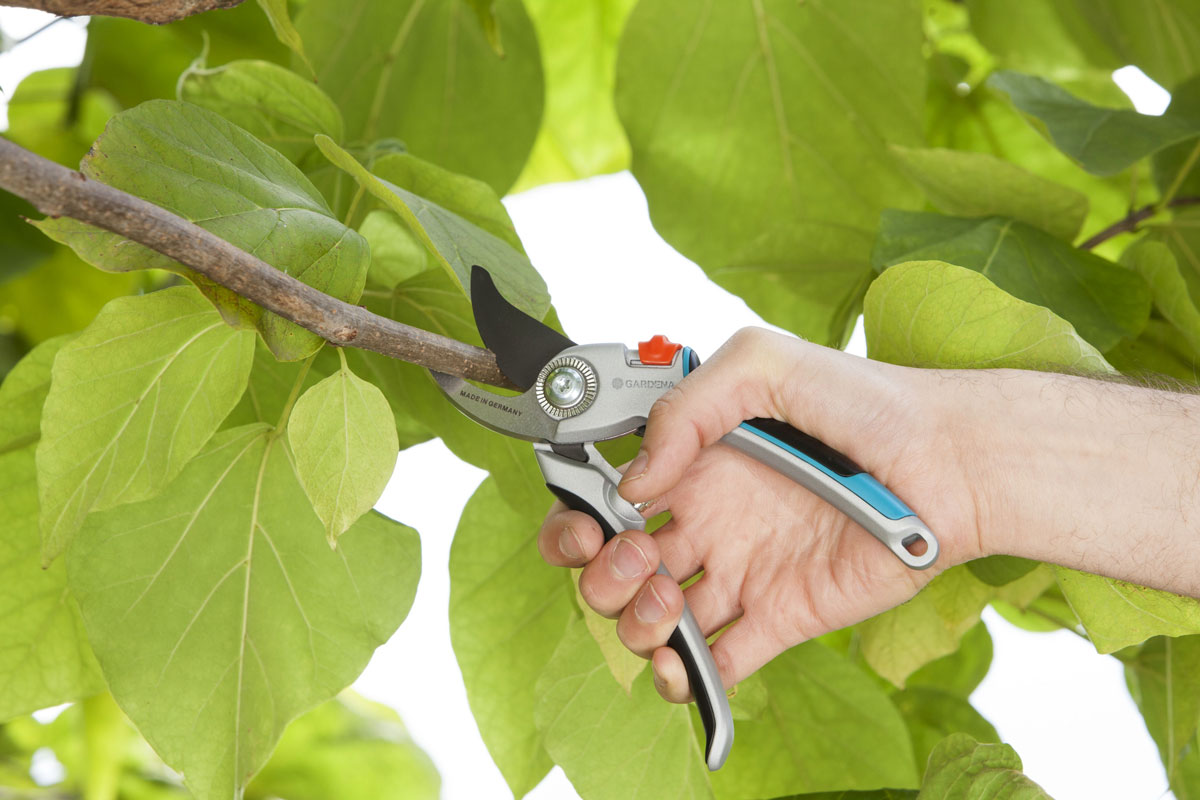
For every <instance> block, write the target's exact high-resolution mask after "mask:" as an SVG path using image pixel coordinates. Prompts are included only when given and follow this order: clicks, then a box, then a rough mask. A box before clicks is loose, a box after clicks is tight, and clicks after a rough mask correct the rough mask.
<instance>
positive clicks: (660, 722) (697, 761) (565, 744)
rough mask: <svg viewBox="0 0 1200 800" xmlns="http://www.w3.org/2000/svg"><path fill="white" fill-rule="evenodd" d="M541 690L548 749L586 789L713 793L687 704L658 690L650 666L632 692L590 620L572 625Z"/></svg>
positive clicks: (628, 793) (540, 721)
mask: <svg viewBox="0 0 1200 800" xmlns="http://www.w3.org/2000/svg"><path fill="white" fill-rule="evenodd" d="M536 691H537V697H538V700H537V710H536V711H535V718H536V720H537V727H538V730H540V731H541V732H542V734H543V735H544V737H545V746H546V752H548V753H549V754H550V757H551V758H552V759H553V760H554V763H556V764H558V765H559V766H560V767H562V768H563V771H564V772H566V773H567V777H568V778H570V779H571V783H572V784H574V786H575V788H576V790H577V791H578V792H579V793H580V794H581V795H583V796H584V797H587V798H595V800H605V799H606V798H613V799H614V800H616V799H617V798H620V799H621V800H624V799H625V798H630V797H674V798H712V796H713V792H712V788H711V787H710V786H709V774H708V769H707V767H706V766H705V763H704V754H703V752H701V745H700V743H699V742H698V741H697V739H696V735H695V733H694V731H693V730H692V720H691V714H690V712H689V711H688V709H687V707H686V706H681V705H675V704H672V703H668V702H666V701H664V700H663V699H662V698H661V697H659V696H658V692H656V691H655V690H654V685H653V682H652V681H651V678H650V674H649V673H648V672H647V673H643V675H642V676H641V677H640V678H639V679H638V680H637V681H636V682H635V683H634V685H633V693H632V694H631V695H626V694H625V691H624V690H623V689H622V688H621V687H620V686H618V685H617V683H616V681H614V680H613V678H612V675H611V674H610V673H609V671H608V667H607V666H606V665H605V663H604V657H603V656H602V655H601V654H600V650H599V648H598V647H597V646H596V643H595V641H594V640H593V639H592V635H591V634H590V633H589V632H588V630H587V626H586V625H585V624H584V622H583V620H576V621H575V622H574V623H573V624H572V625H571V627H570V628H568V629H567V634H566V636H565V637H564V638H563V640H562V641H561V642H560V643H559V645H558V648H557V649H556V650H555V651H554V655H553V657H552V658H551V659H550V661H549V663H547V664H546V666H545V670H544V671H543V672H542V676H541V678H539V679H538V682H537V690H536ZM736 755H737V749H736V748H735V749H734V757H736ZM730 763H732V758H731V759H730ZM724 769H725V770H728V769H729V765H726V767H725V768H724ZM715 774H716V775H718V776H719V775H724V774H726V773H725V772H724V770H723V771H722V772H719V773H715Z"/></svg>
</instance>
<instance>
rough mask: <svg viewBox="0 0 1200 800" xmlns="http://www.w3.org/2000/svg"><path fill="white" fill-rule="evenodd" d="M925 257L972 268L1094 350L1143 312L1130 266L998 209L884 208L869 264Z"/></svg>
mask: <svg viewBox="0 0 1200 800" xmlns="http://www.w3.org/2000/svg"><path fill="white" fill-rule="evenodd" d="M929 260H938V261H946V262H948V263H952V264H957V265H959V266H963V267H968V268H970V269H974V270H977V271H978V272H980V273H982V274H984V275H986V276H987V277H988V278H989V279H991V280H992V281H993V282H994V283H995V284H996V286H998V287H999V288H1001V289H1003V290H1004V291H1006V292H1008V293H1009V294H1011V295H1013V296H1014V297H1018V298H1020V299H1021V300H1024V301H1026V302H1028V303H1033V304H1035V305H1039V306H1045V307H1046V308H1048V309H1050V310H1051V311H1053V312H1055V313H1056V314H1058V315H1059V316H1061V317H1063V318H1064V319H1065V320H1067V321H1068V322H1070V323H1071V324H1072V325H1074V326H1075V330H1077V331H1078V332H1079V335H1080V336H1082V337H1083V338H1085V339H1087V340H1088V341H1089V342H1091V343H1092V344H1093V345H1095V346H1096V348H1097V349H1099V350H1101V351H1105V350H1108V349H1109V348H1111V347H1113V346H1114V345H1116V344H1117V343H1118V342H1119V341H1121V340H1122V339H1127V338H1133V337H1135V336H1137V335H1138V334H1139V333H1140V332H1141V330H1142V328H1143V327H1145V324H1146V320H1147V319H1148V318H1149V315H1150V290H1149V288H1148V287H1147V286H1146V282H1145V281H1144V280H1142V279H1141V278H1140V277H1139V276H1138V275H1137V274H1136V273H1135V272H1133V271H1132V270H1130V269H1127V268H1125V267H1121V266H1119V265H1117V264H1114V263H1112V262H1111V261H1107V260H1105V259H1103V258H1100V257H1099V256H1097V255H1094V254H1093V253H1089V252H1086V251H1084V250H1077V249H1076V248H1073V247H1071V246H1070V245H1069V244H1067V243H1066V242H1063V241H1062V240H1060V239H1056V238H1055V237H1053V236H1051V235H1050V234H1048V233H1045V232H1044V231H1040V230H1038V229H1037V228H1033V227H1031V226H1029V225H1026V224H1024V223H1021V222H1015V221H1013V220H1010V219H1004V218H1002V217H988V218H986V219H961V218H958V217H945V216H942V215H940V214H929V213H923V212H914V211H885V212H884V213H883V217H882V220H881V223H880V231H879V238H878V239H876V241H875V250H874V252H873V253H872V254H871V262H872V264H873V265H874V266H875V268H876V269H879V270H883V269H885V268H887V267H889V266H891V265H893V264H900V263H904V262H906V261H929Z"/></svg>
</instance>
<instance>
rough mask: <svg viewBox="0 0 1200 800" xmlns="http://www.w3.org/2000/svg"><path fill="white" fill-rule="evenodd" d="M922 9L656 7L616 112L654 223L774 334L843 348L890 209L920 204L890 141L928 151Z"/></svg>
mask: <svg viewBox="0 0 1200 800" xmlns="http://www.w3.org/2000/svg"><path fill="white" fill-rule="evenodd" d="M921 48H922V32H921V9H920V5H919V3H917V2H915V0H904V2H895V3H886V4H883V5H880V4H878V3H872V2H862V1H861V0H860V1H857V2H846V1H845V0H809V2H805V3H796V2H792V1H791V0H757V1H756V2H752V3H710V4H697V3H693V2H689V0H645V1H644V2H641V3H639V4H638V6H637V7H636V8H635V10H634V11H633V13H632V14H631V16H630V18H629V21H628V23H627V24H626V29H625V33H624V35H623V38H622V40H621V50H620V54H619V59H618V63H617V110H618V112H619V114H620V118H621V121H622V123H623V124H624V126H625V130H626V133H627V134H628V135H629V141H630V144H631V146H632V149H633V173H634V175H635V176H636V177H637V179H638V182H639V183H640V184H641V186H642V188H643V189H644V190H645V192H646V198H647V201H648V202H649V206H650V215H651V218H652V219H653V222H654V226H655V228H656V229H657V230H658V232H659V233H660V234H662V235H663V237H664V238H665V239H666V240H667V241H668V242H670V243H671V245H672V246H673V247H674V248H675V249H676V250H678V251H679V252H681V253H682V254H683V255H685V256H687V257H688V258H690V259H691V260H693V261H695V262H696V263H697V264H699V265H700V266H701V267H703V268H704V270H705V271H706V272H707V273H708V275H709V277H711V278H712V279H713V280H714V281H716V282H717V283H718V284H720V285H721V286H723V287H725V288H726V289H728V290H729V291H731V292H734V293H735V294H738V295H739V296H741V297H742V298H744V299H745V300H746V302H747V303H748V304H749V305H750V307H751V308H752V309H754V310H755V311H756V312H758V313H759V314H761V315H762V316H763V318H764V319H766V320H767V321H768V322H772V323H774V324H776V325H781V326H783V327H786V328H789V329H791V330H793V331H795V332H797V333H799V334H801V335H803V336H805V337H807V338H809V339H812V340H814V341H817V342H821V343H825V344H835V345H840V344H842V343H843V342H845V341H846V339H847V338H848V336H849V333H850V326H851V325H852V323H853V321H854V319H855V318H856V317H857V316H858V309H859V307H860V303H861V301H862V296H863V292H864V291H865V289H866V287H867V285H868V284H869V283H870V281H871V279H872V275H871V273H870V271H869V270H868V269H867V267H866V265H867V261H868V258H869V255H870V242H871V240H872V238H873V236H874V232H875V228H876V225H877V223H878V219H879V213H880V211H881V210H883V209H884V208H889V207H891V208H916V207H918V205H919V203H920V196H919V193H918V192H917V190H916V189H915V187H913V186H912V184H911V183H910V182H909V181H908V180H907V178H905V177H904V176H903V175H902V174H901V173H900V172H899V170H898V169H897V167H896V165H895V164H894V162H893V161H892V159H891V157H890V155H889V153H888V150H887V147H886V144H885V143H886V142H894V143H897V144H901V145H908V146H917V145H919V144H920V143H921V141H922V139H923V134H922V115H921V112H922V108H923V102H924V101H923V95H924V86H925V69H924V60H923V58H922V56H921Z"/></svg>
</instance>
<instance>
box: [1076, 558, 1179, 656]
mask: <svg viewBox="0 0 1200 800" xmlns="http://www.w3.org/2000/svg"><path fill="white" fill-rule="evenodd" d="M1054 571H1055V575H1056V576H1057V578H1058V585H1059V588H1061V589H1062V593H1063V597H1065V598H1066V600H1067V602H1068V603H1070V604H1071V609H1072V610H1073V611H1074V612H1075V615H1076V616H1078V617H1079V621H1080V622H1081V623H1082V624H1083V627H1084V629H1085V630H1086V631H1087V635H1088V638H1090V639H1091V640H1092V644H1094V645H1095V646H1096V651H1097V652H1100V653H1113V652H1116V651H1117V650H1120V649H1121V648H1122V647H1128V646H1129V645H1131V644H1138V643H1139V642H1144V641H1146V640H1147V639H1149V638H1150V637H1151V636H1187V635H1189V634H1196V633H1200V602H1198V601H1197V600H1195V599H1193V598H1191V597H1181V596H1180V595H1177V594H1171V593H1170V592H1163V591H1159V590H1158V589H1148V588H1146V587H1144V586H1137V585H1135V584H1132V583H1127V582H1125V581H1119V580H1115V579H1113V578H1105V577H1102V576H1100V575H1089V574H1087V573H1086V572H1078V571H1076V570H1073V569H1067V568H1066V567H1055V568H1054Z"/></svg>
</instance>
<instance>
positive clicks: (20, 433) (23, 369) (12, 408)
mask: <svg viewBox="0 0 1200 800" xmlns="http://www.w3.org/2000/svg"><path fill="white" fill-rule="evenodd" d="M72 338H73V337H72V336H70V335H65V336H58V337H55V338H53V339H49V340H47V341H45V342H42V343H41V344H39V345H38V346H37V347H35V348H33V349H32V350H30V351H29V352H28V353H26V354H25V357H24V358H22V359H21V360H20V361H19V362H17V365H16V366H15V367H13V368H12V370H11V371H10V372H9V373H8V374H7V375H5V376H4V382H3V383H0V410H2V412H3V413H0V453H6V452H9V451H10V450H18V449H20V448H22V447H25V446H27V445H29V444H32V443H34V442H36V441H37V440H38V437H39V436H40V435H41V431H40V429H39V428H40V425H41V420H42V406H43V405H45V403H46V393H47V392H49V391H50V367H51V365H52V364H53V363H54V358H55V356H57V355H58V351H59V350H62V349H63V346H64V345H65V344H67V342H69V341H71V339H72Z"/></svg>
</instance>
